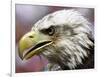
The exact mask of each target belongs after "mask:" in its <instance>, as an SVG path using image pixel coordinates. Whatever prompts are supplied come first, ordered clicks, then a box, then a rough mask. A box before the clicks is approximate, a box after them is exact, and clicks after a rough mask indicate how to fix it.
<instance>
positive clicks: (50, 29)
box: [19, 10, 93, 70]
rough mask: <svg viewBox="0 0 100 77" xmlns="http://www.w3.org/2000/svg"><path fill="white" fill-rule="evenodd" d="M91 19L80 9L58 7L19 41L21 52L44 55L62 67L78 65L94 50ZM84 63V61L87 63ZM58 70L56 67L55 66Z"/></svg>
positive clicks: (52, 62) (26, 57)
mask: <svg viewBox="0 0 100 77" xmlns="http://www.w3.org/2000/svg"><path fill="white" fill-rule="evenodd" d="M90 25H91V24H90V23H89V22H88V21H87V20H86V18H85V17H83V16H82V15H81V14H80V13H79V12H78V11H75V10H59V11H56V12H54V13H51V14H48V15H46V16H45V17H43V18H42V19H41V20H39V21H38V22H37V23H36V24H34V25H33V27H32V29H31V31H29V32H28V33H26V34H25V35H24V36H23V37H22V38H21V40H20V41H19V56H20V58H21V59H22V60H28V59H30V58H31V57H33V56H34V55H43V56H44V57H46V58H47V59H48V61H49V62H50V63H51V64H52V65H53V66H54V67H52V68H55V67H57V68H59V69H66V68H68V69H75V68H77V67H78V66H79V65H82V64H84V61H85V62H86V63H87V61H86V60H89V59H87V58H88V57H89V55H90V54H91V52H93V51H92V50H93V34H92V30H91V28H90ZM84 66H85V65H84ZM53 70H55V69H53Z"/></svg>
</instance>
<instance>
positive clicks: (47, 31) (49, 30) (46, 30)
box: [41, 26, 55, 36]
mask: <svg viewBox="0 0 100 77" xmlns="http://www.w3.org/2000/svg"><path fill="white" fill-rule="evenodd" d="M41 32H42V33H44V34H47V35H50V36H52V35H53V34H54V33H55V28H54V27H53V26H51V27H49V28H47V29H42V30H41Z"/></svg>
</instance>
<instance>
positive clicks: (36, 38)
mask: <svg viewBox="0 0 100 77" xmlns="http://www.w3.org/2000/svg"><path fill="white" fill-rule="evenodd" d="M51 43H52V41H51V40H50V38H49V36H46V35H43V34H41V33H39V32H38V31H30V32H28V33H27V34H25V35H24V36H23V37H22V38H21V40H20V42H19V51H18V52H19V57H20V58H21V59H22V60H27V59H30V58H31V57H32V56H34V55H38V54H40V53H41V52H43V51H44V47H46V46H48V45H50V44H51Z"/></svg>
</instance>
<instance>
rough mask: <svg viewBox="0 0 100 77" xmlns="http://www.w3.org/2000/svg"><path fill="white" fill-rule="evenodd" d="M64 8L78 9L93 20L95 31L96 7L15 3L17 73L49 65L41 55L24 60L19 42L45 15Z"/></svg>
mask: <svg viewBox="0 0 100 77" xmlns="http://www.w3.org/2000/svg"><path fill="white" fill-rule="evenodd" d="M62 9H76V10H77V11H79V12H80V13H81V14H82V15H83V16H84V17H86V18H87V20H88V21H89V22H91V24H92V25H91V27H92V29H93V31H94V9H93V8H80V7H61V6H43V5H28V4H16V5H15V22H16V24H15V25H16V57H15V59H16V60H15V63H16V67H15V69H16V73H23V72H39V71H42V70H43V67H44V66H46V65H47V63H48V61H47V60H46V59H45V58H44V57H43V56H41V58H40V57H39V56H35V57H32V58H31V59H30V60H28V61H22V60H21V59H20V58H19V56H18V42H19V40H20V38H21V37H22V36H23V35H24V34H25V33H27V32H28V31H30V30H31V28H32V26H33V25H34V24H35V23H36V22H37V21H38V20H39V19H41V18H42V17H44V16H45V15H47V14H49V13H52V12H55V11H57V10H62Z"/></svg>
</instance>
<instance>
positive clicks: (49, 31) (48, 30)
mask: <svg viewBox="0 0 100 77" xmlns="http://www.w3.org/2000/svg"><path fill="white" fill-rule="evenodd" d="M46 31H47V33H48V34H49V35H53V34H54V28H53V27H50V28H48V29H46Z"/></svg>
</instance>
